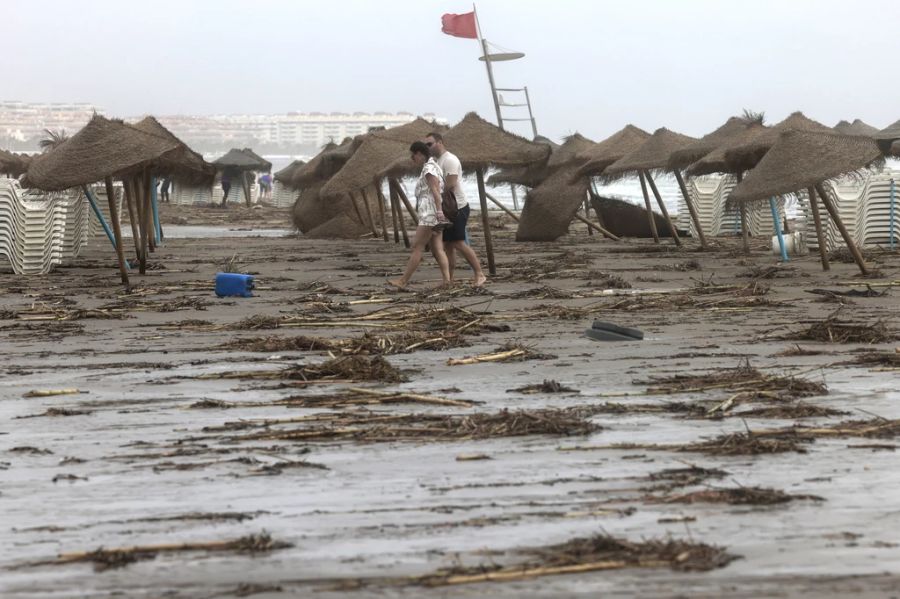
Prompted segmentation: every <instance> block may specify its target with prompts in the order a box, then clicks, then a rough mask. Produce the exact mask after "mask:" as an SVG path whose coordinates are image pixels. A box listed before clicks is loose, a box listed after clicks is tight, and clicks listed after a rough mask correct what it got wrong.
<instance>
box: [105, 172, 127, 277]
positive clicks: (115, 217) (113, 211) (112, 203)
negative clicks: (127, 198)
mask: <svg viewBox="0 0 900 599" xmlns="http://www.w3.org/2000/svg"><path fill="white" fill-rule="evenodd" d="M104 183H106V199H107V200H108V201H109V219H110V220H111V221H112V227H113V237H114V238H115V240H116V259H117V260H118V261H119V275H120V276H121V277H122V283H123V284H124V285H125V289H126V290H128V289H130V287H131V284H130V283H129V282H128V267H127V266H125V248H124V247H122V226H121V225H120V224H119V211H118V209H117V207H116V190H115V189H114V188H113V182H112V177H107V178H106V180H105V181H104Z"/></svg>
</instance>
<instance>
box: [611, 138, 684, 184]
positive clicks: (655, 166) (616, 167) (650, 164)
mask: <svg viewBox="0 0 900 599" xmlns="http://www.w3.org/2000/svg"><path fill="white" fill-rule="evenodd" d="M695 141H697V138H695V137H689V136H687V135H682V134H681V133H675V132H674V131H670V130H669V129H666V128H665V127H661V128H659V129H657V130H656V131H654V132H653V135H651V136H650V137H649V138H647V140H646V141H644V143H642V144H641V146H640V147H639V148H638V149H636V150H635V151H633V152H631V153H630V154H628V155H626V156H623V157H622V158H620V159H619V160H617V161H616V162H614V163H613V164H611V165H609V166H608V167H606V170H604V171H603V176H604V177H623V176H625V175H628V174H631V173H639V172H642V171H656V170H664V169H665V168H666V165H667V164H668V163H669V157H670V156H671V155H672V153H673V152H675V151H677V150H682V149H684V148H686V147H688V146H689V145H691V144H693V143H694V142H695Z"/></svg>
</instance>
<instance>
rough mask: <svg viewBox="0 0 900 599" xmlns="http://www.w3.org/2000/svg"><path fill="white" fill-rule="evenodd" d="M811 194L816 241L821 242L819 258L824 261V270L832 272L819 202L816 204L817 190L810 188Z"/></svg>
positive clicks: (810, 207)
mask: <svg viewBox="0 0 900 599" xmlns="http://www.w3.org/2000/svg"><path fill="white" fill-rule="evenodd" d="M807 191H808V192H809V209H810V210H811V211H812V217H813V223H815V225H816V239H817V240H818V242H819V257H820V258H821V259H822V270H831V265H830V264H828V247H827V245H826V243H825V233H824V232H823V231H822V215H821V214H819V206H818V202H816V189H815V188H814V187H810V188H809V189H807Z"/></svg>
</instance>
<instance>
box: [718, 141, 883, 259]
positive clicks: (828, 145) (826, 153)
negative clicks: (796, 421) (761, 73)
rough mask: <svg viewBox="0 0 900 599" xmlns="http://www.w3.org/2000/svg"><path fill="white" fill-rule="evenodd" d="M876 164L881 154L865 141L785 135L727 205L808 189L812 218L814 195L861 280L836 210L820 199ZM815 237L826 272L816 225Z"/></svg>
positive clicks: (850, 241) (853, 247)
mask: <svg viewBox="0 0 900 599" xmlns="http://www.w3.org/2000/svg"><path fill="white" fill-rule="evenodd" d="M881 160H882V156H881V151H880V150H879V149H878V146H877V145H876V144H875V141H874V140H873V139H872V138H870V137H864V136H849V135H840V134H837V133H819V132H810V131H785V132H782V133H781V134H780V135H779V137H778V140H777V141H776V142H775V144H774V145H773V146H772V147H771V148H770V150H769V151H768V152H767V153H766V155H765V156H764V157H763V159H762V160H760V162H759V164H758V165H757V166H756V168H754V169H753V170H752V171H751V172H750V174H749V175H747V177H746V178H745V179H744V180H743V181H742V182H741V183H740V184H739V185H738V186H737V187H735V189H734V191H733V192H732V194H731V196H730V197H729V201H733V202H739V203H742V204H746V203H749V202H753V201H759V200H765V199H769V198H771V197H773V196H777V195H784V194H788V193H794V192H798V191H800V190H802V189H808V190H809V194H810V203H811V204H812V210H813V214H814V216H815V215H818V211H817V209H816V206H815V199H814V198H815V192H816V191H818V192H819V195H820V196H821V198H822V203H823V204H824V205H825V209H826V210H827V211H828V214H829V216H831V219H832V221H834V224H835V225H836V226H837V228H838V230H839V231H840V232H841V236H842V237H843V238H844V242H845V243H846V244H847V248H848V249H849V250H850V252H851V254H853V258H854V260H856V263H857V266H859V269H860V270H861V271H862V273H863V274H866V273H867V270H866V265H865V263H864V262H863V259H862V255H861V254H860V253H859V249H858V248H857V247H856V243H855V242H854V241H853V239H852V238H851V237H850V235H849V233H848V232H847V229H846V228H845V227H844V224H843V222H842V221H841V218H840V216H839V214H838V212H837V208H836V207H835V206H834V204H833V203H832V201H831V198H829V197H828V195H827V194H826V193H825V191H824V188H823V187H822V183H823V182H824V181H826V180H828V179H832V178H834V177H839V176H841V175H844V174H846V173H850V172H855V171H858V170H860V169H864V168H867V167H869V166H871V165H872V164H873V163H876V162H880V161H881ZM816 234H817V235H818V236H819V251H820V252H823V266H826V265H827V262H825V258H824V251H825V239H824V236H823V235H822V232H821V226H820V225H819V224H818V223H817V226H816Z"/></svg>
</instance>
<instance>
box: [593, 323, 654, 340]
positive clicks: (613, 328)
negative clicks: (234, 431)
mask: <svg viewBox="0 0 900 599" xmlns="http://www.w3.org/2000/svg"><path fill="white" fill-rule="evenodd" d="M591 328H592V329H593V330H595V331H608V332H611V333H616V334H618V335H622V336H625V337H631V338H632V339H638V340H640V339H643V338H644V333H643V331H639V330H637V329H629V328H628V327H621V326H619V325H617V324H613V323H611V322H604V321H602V320H595V321H594V324H592V325H591Z"/></svg>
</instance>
